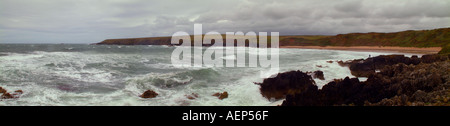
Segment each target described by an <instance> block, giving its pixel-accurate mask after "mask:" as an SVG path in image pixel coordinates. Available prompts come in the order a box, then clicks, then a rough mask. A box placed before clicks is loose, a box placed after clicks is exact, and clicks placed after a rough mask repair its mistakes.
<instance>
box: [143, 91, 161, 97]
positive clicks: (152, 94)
mask: <svg viewBox="0 0 450 126" xmlns="http://www.w3.org/2000/svg"><path fill="white" fill-rule="evenodd" d="M156 96H158V93H156V92H155V91H153V90H147V91H145V92H144V93H143V94H142V95H140V96H139V97H141V98H154V97H156Z"/></svg>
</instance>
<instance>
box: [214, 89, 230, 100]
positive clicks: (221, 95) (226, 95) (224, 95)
mask: <svg viewBox="0 0 450 126" xmlns="http://www.w3.org/2000/svg"><path fill="white" fill-rule="evenodd" d="M212 96H216V97H218V98H219V99H220V100H223V99H225V98H228V92H226V91H225V92H223V93H215V94H213V95H212Z"/></svg>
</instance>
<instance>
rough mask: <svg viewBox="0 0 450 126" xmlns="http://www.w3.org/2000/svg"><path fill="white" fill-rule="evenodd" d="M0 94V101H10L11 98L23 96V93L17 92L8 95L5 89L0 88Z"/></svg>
mask: <svg viewBox="0 0 450 126" xmlns="http://www.w3.org/2000/svg"><path fill="white" fill-rule="evenodd" d="M0 93H2V95H1V96H0V99H11V98H19V97H20V95H22V94H23V91H22V90H17V91H14V92H13V93H8V91H7V90H6V89H3V88H2V87H0Z"/></svg>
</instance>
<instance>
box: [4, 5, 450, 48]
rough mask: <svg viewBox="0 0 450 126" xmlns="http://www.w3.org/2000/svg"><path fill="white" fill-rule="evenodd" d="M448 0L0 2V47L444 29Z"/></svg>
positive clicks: (449, 15) (448, 18)
mask: <svg viewBox="0 0 450 126" xmlns="http://www.w3.org/2000/svg"><path fill="white" fill-rule="evenodd" d="M449 12H450V1H449V0H361V1H360V0H342V1H341V0H340V1H337V0H208V1H206V0H159V1H156V0H0V43H95V42H100V41H102V40H104V39H108V38H133V37H152V36H171V35H172V34H173V33H175V32H177V31H186V32H188V33H191V34H192V33H193V27H194V24H195V23H200V24H203V32H204V33H205V32H208V31H217V32H220V33H225V32H237V31H242V32H249V31H255V32H280V35H335V34H344V33H351V32H395V31H403V30H421V29H434V28H443V27H450V13H449Z"/></svg>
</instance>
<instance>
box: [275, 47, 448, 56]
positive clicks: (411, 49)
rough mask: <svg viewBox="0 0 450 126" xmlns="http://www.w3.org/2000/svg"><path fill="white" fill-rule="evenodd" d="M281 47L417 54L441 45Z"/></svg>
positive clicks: (437, 48)
mask: <svg viewBox="0 0 450 126" xmlns="http://www.w3.org/2000/svg"><path fill="white" fill-rule="evenodd" d="M280 48H298V49H325V50H348V51H364V52H400V53H416V54H436V53H438V52H439V51H440V50H441V49H442V48H441V47H426V48H418V47H395V46H280Z"/></svg>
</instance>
